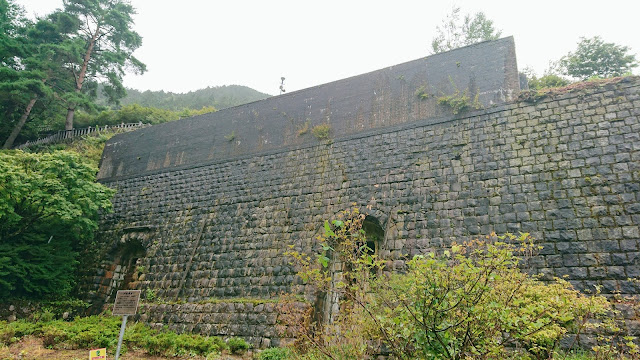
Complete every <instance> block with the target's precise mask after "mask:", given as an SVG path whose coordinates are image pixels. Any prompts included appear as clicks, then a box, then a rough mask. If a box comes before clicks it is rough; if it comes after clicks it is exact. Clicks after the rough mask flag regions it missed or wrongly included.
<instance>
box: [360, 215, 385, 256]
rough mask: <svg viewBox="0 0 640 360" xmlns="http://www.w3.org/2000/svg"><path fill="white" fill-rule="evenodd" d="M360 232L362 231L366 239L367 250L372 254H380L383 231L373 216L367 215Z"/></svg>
mask: <svg viewBox="0 0 640 360" xmlns="http://www.w3.org/2000/svg"><path fill="white" fill-rule="evenodd" d="M362 230H364V234H365V237H366V239H367V249H368V251H369V252H370V253H372V254H380V250H381V247H382V245H383V241H384V229H383V228H382V225H381V224H380V221H379V220H378V218H376V217H375V216H373V215H367V216H365V218H364V221H363V222H362Z"/></svg>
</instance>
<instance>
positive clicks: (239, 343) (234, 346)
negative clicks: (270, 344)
mask: <svg viewBox="0 0 640 360" xmlns="http://www.w3.org/2000/svg"><path fill="white" fill-rule="evenodd" d="M227 346H228V347H229V351H230V352H231V353H232V354H242V353H244V352H245V351H247V350H249V347H250V345H249V343H247V342H246V341H244V339H241V338H237V337H233V338H231V339H229V340H227Z"/></svg>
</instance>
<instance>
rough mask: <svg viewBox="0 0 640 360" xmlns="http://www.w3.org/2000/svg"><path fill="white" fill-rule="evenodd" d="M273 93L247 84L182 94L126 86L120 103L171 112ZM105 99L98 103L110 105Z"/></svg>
mask: <svg viewBox="0 0 640 360" xmlns="http://www.w3.org/2000/svg"><path fill="white" fill-rule="evenodd" d="M269 96H271V95H269V94H265V93H261V92H259V91H257V90H254V89H252V88H250V87H247V86H242V85H225V86H215V87H207V88H205V89H200V90H196V91H190V92H188V93H184V94H180V93H173V92H166V91H162V90H160V91H150V90H147V91H140V90H135V89H127V95H126V96H125V97H124V98H122V99H121V100H120V104H121V105H123V106H124V105H130V104H138V105H141V106H144V107H150V108H159V109H165V110H172V111H181V110H183V109H192V110H200V109H202V108H203V107H210V106H213V107H214V108H216V109H218V110H220V109H224V108H228V107H233V106H237V105H242V104H246V103H249V102H252V101H257V100H262V99H265V98H267V97H269ZM106 100H107V99H106V98H101V99H100V101H99V103H100V104H101V105H107V103H106Z"/></svg>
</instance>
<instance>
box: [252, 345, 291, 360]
mask: <svg viewBox="0 0 640 360" xmlns="http://www.w3.org/2000/svg"><path fill="white" fill-rule="evenodd" d="M291 358H293V352H292V351H291V349H289V348H269V349H265V350H263V351H262V352H261V353H260V354H258V356H257V360H287V359H291Z"/></svg>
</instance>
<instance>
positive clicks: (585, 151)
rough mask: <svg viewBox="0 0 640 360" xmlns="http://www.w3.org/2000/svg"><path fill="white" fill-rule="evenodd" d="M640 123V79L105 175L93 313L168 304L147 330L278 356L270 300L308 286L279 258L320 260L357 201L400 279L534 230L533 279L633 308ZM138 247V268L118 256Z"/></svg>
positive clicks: (148, 317) (155, 310)
mask: <svg viewBox="0 0 640 360" xmlns="http://www.w3.org/2000/svg"><path fill="white" fill-rule="evenodd" d="M639 117H640V79H639V78H637V77H630V78H623V79H618V80H615V81H609V82H606V83H593V84H588V85H584V86H582V87H580V88H575V89H567V90H566V91H561V92H557V93H553V94H548V95H547V96H545V97H542V98H538V97H536V96H532V97H529V98H525V97H521V99H520V100H516V101H510V102H506V103H503V104H500V105H495V106H488V107H486V108H485V109H480V110H473V111H471V112H467V113H463V114H457V115H444V116H439V117H429V118H425V119H421V120H416V121H406V122H402V123H398V124H393V125H390V126H386V127H373V128H371V129H369V130H367V131H361V132H356V133H351V134H346V135H342V136H340V135H339V134H333V135H332V136H331V137H330V138H329V139H326V140H323V141H317V142H311V143H305V144H299V145H295V146H285V147H282V148H279V149H273V150H270V151H265V152H263V153H252V154H247V155H242V156H236V157H230V158H227V159H214V160H212V161H210V162H199V163H196V164H191V165H189V166H182V167H178V168H166V169H159V170H158V169H151V170H150V171H147V172H140V173H138V174H128V175H127V176H120V177H118V176H113V177H105V178H103V180H102V181H103V182H104V183H105V184H107V185H108V186H111V187H113V188H116V189H118V192H117V194H116V196H115V199H114V211H113V212H112V213H110V214H105V215H104V216H103V217H102V220H101V230H100V234H99V236H100V241H102V242H103V243H105V244H111V245H110V246H111V250H110V252H109V253H108V255H107V256H106V257H105V259H106V260H105V261H104V262H103V267H102V270H99V271H98V272H97V274H96V275H95V276H93V277H91V278H88V281H87V282H86V284H85V285H84V287H85V290H86V291H87V292H88V293H90V294H92V296H93V299H94V300H105V299H112V298H110V297H109V296H112V294H113V291H114V290H115V289H117V288H123V287H127V288H134V289H142V290H143V292H145V293H146V295H147V297H148V298H151V299H156V300H162V301H165V302H168V304H164V305H163V304H155V305H153V304H152V305H146V306H145V307H144V308H143V311H142V313H143V314H142V319H144V320H145V321H147V322H150V323H152V324H169V325H170V326H171V327H172V328H174V329H177V330H184V331H199V332H202V333H206V334H211V335H223V336H232V335H233V336H243V337H246V338H248V339H250V340H251V341H252V342H254V343H255V344H261V345H262V346H265V345H276V344H278V341H279V339H280V336H279V335H278V333H277V332H276V331H275V328H274V324H275V323H276V321H277V312H274V304H273V301H274V300H275V299H277V297H278V296H279V295H280V294H281V293H284V292H289V291H292V290H295V289H296V286H295V285H296V284H299V280H298V279H297V278H296V276H295V269H294V268H293V267H292V266H291V265H290V263H289V259H288V258H287V257H286V256H285V255H284V253H285V252H286V251H287V250H288V246H289V245H293V246H294V247H295V248H296V249H298V250H303V251H311V250H312V249H314V246H315V244H316V243H315V239H316V236H317V235H318V234H319V232H320V231H321V228H322V224H323V222H324V220H326V219H330V218H332V217H334V216H335V215H336V214H337V213H339V212H341V211H342V210H345V209H347V208H350V207H352V206H353V204H356V206H357V207H358V208H360V209H361V211H363V212H365V213H367V214H369V215H371V216H374V217H375V218H376V219H378V220H379V221H380V223H381V225H382V228H383V229H384V232H385V236H384V238H385V240H384V242H383V243H382V244H380V255H381V256H382V257H384V258H386V259H388V261H389V264H390V266H391V267H392V268H394V269H402V268H403V266H404V261H405V260H406V259H407V257H411V256H412V255H414V254H419V253H425V252H428V251H431V250H440V249H442V248H446V247H447V246H449V245H450V244H451V243H452V242H453V241H457V242H460V241H464V240H468V239H473V238H476V237H479V236H483V235H487V234H490V233H492V232H496V233H499V234H500V233H505V232H512V233H517V232H528V233H531V235H532V236H533V237H534V238H535V239H536V241H537V243H539V244H540V245H541V246H542V250H541V252H540V254H539V255H538V256H537V257H535V258H534V259H533V263H532V264H533V267H534V269H533V271H534V272H537V273H542V274H544V276H545V278H552V277H554V276H557V277H566V278H567V279H568V280H569V281H570V282H571V283H572V284H573V285H574V286H575V287H576V288H577V289H580V290H593V289H594V287H595V286H601V287H602V289H603V292H605V293H609V294H610V293H614V292H620V293H622V294H629V295H634V294H637V293H638V286H637V284H636V283H634V282H633V281H632V280H630V279H632V278H637V277H638V276H639V275H640V266H639V265H640V264H639V261H640V257H639V256H640V249H639V245H640V121H639ZM132 241H137V242H139V243H140V245H141V248H142V251H141V252H138V253H136V255H135V256H133V255H132V252H130V251H128V250H123V249H127V248H126V246H127V244H128V243H130V242H132ZM113 264H118V265H120V267H119V268H117V269H118V271H117V273H118V274H116V275H117V276H116V275H114V273H113V271H112V270H114V269H116V268H115V267H114V265H113ZM109 272H111V273H110V274H109ZM629 327H630V328H632V329H636V330H637V329H638V323H637V321H636V320H631V321H630V322H629Z"/></svg>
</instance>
